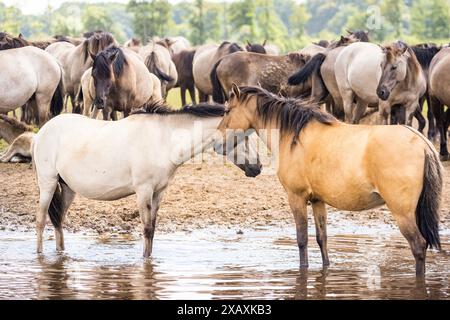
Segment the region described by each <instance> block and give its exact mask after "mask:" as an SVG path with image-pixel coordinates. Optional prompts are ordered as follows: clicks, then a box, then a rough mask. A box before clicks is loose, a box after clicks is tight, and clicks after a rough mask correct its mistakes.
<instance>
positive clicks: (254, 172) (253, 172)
mask: <svg viewBox="0 0 450 320" xmlns="http://www.w3.org/2000/svg"><path fill="white" fill-rule="evenodd" d="M244 172H245V176H246V177H249V178H255V177H257V176H259V175H260V174H261V165H260V164H249V165H246V166H245V168H244Z"/></svg>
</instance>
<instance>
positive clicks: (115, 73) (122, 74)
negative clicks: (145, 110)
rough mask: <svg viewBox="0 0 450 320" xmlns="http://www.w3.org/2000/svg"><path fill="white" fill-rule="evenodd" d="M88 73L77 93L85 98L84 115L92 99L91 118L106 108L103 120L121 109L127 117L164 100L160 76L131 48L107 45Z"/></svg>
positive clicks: (87, 112)
mask: <svg viewBox="0 0 450 320" xmlns="http://www.w3.org/2000/svg"><path fill="white" fill-rule="evenodd" d="M89 70H91V72H89ZM86 73H87V76H85V75H83V77H82V83H81V95H82V96H81V97H80V95H79V96H78V99H80V98H83V105H84V106H85V108H84V115H88V114H89V111H90V107H91V105H92V102H93V105H94V107H95V108H94V110H93V112H92V117H93V118H96V117H97V114H98V111H99V110H103V119H104V120H108V119H109V115H110V114H111V113H112V112H115V111H120V112H123V113H124V116H125V117H127V116H128V115H129V114H130V112H131V111H132V110H133V109H137V108H139V107H141V106H142V105H144V104H146V103H149V102H151V101H155V102H156V101H159V100H161V99H162V96H161V84H160V82H159V79H158V78H157V77H156V76H155V75H153V74H151V73H150V72H149V71H148V70H147V67H146V66H145V64H144V63H143V62H142V60H141V59H140V57H139V55H138V54H137V53H135V52H134V51H132V50H130V49H127V48H123V49H122V48H119V47H117V46H114V45H113V46H110V47H108V48H106V49H105V50H103V51H102V52H100V53H99V54H98V55H97V56H96V57H95V58H94V63H93V67H92V69H88V71H86Z"/></svg>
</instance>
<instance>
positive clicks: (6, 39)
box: [0, 32, 30, 50]
mask: <svg viewBox="0 0 450 320" xmlns="http://www.w3.org/2000/svg"><path fill="white" fill-rule="evenodd" d="M29 45H30V44H29V43H28V41H27V40H25V39H24V38H23V36H22V34H20V35H19V36H18V37H13V36H11V35H10V34H8V33H7V32H0V50H7V49H16V48H22V47H27V46H29Z"/></svg>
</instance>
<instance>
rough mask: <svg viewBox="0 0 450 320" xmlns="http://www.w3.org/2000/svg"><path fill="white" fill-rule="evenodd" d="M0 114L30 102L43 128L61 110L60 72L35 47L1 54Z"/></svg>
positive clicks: (46, 54) (51, 59) (47, 55)
mask: <svg viewBox="0 0 450 320" xmlns="http://www.w3.org/2000/svg"><path fill="white" fill-rule="evenodd" d="M0 70H1V73H0V88H1V91H0V113H8V112H9V111H13V110H15V109H17V107H18V106H23V105H25V104H26V103H28V102H30V103H33V104H34V106H35V107H36V110H37V113H38V115H39V125H40V126H42V125H43V124H44V123H45V121H46V120H47V118H48V115H49V113H50V115H51V116H56V115H58V114H60V113H61V111H62V108H63V71H62V69H61V67H60V65H59V64H58V61H57V60H56V59H55V58H54V57H52V56H51V55H50V54H48V53H47V52H45V51H43V50H41V49H38V48H35V47H30V46H28V47H23V48H17V49H9V50H4V51H0Z"/></svg>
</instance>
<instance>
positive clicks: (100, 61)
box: [92, 45, 127, 79]
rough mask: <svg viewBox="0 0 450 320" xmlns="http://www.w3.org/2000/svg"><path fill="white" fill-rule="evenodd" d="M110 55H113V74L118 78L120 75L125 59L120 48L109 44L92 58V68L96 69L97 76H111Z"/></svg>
mask: <svg viewBox="0 0 450 320" xmlns="http://www.w3.org/2000/svg"><path fill="white" fill-rule="evenodd" d="M111 57H114V60H113V62H112V67H113V72H114V76H115V77H116V78H119V77H120V76H121V75H122V71H123V67H124V65H125V64H126V63H127V60H126V58H125V55H124V53H123V51H122V49H121V48H119V47H117V46H114V45H111V46H109V47H107V48H106V49H105V50H103V51H102V52H100V53H99V54H98V55H97V56H96V57H95V59H94V64H93V66H92V69H95V70H96V73H97V75H98V76H99V77H101V78H108V79H109V78H110V77H111V73H110V69H109V66H110V64H111V62H110V59H111Z"/></svg>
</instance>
